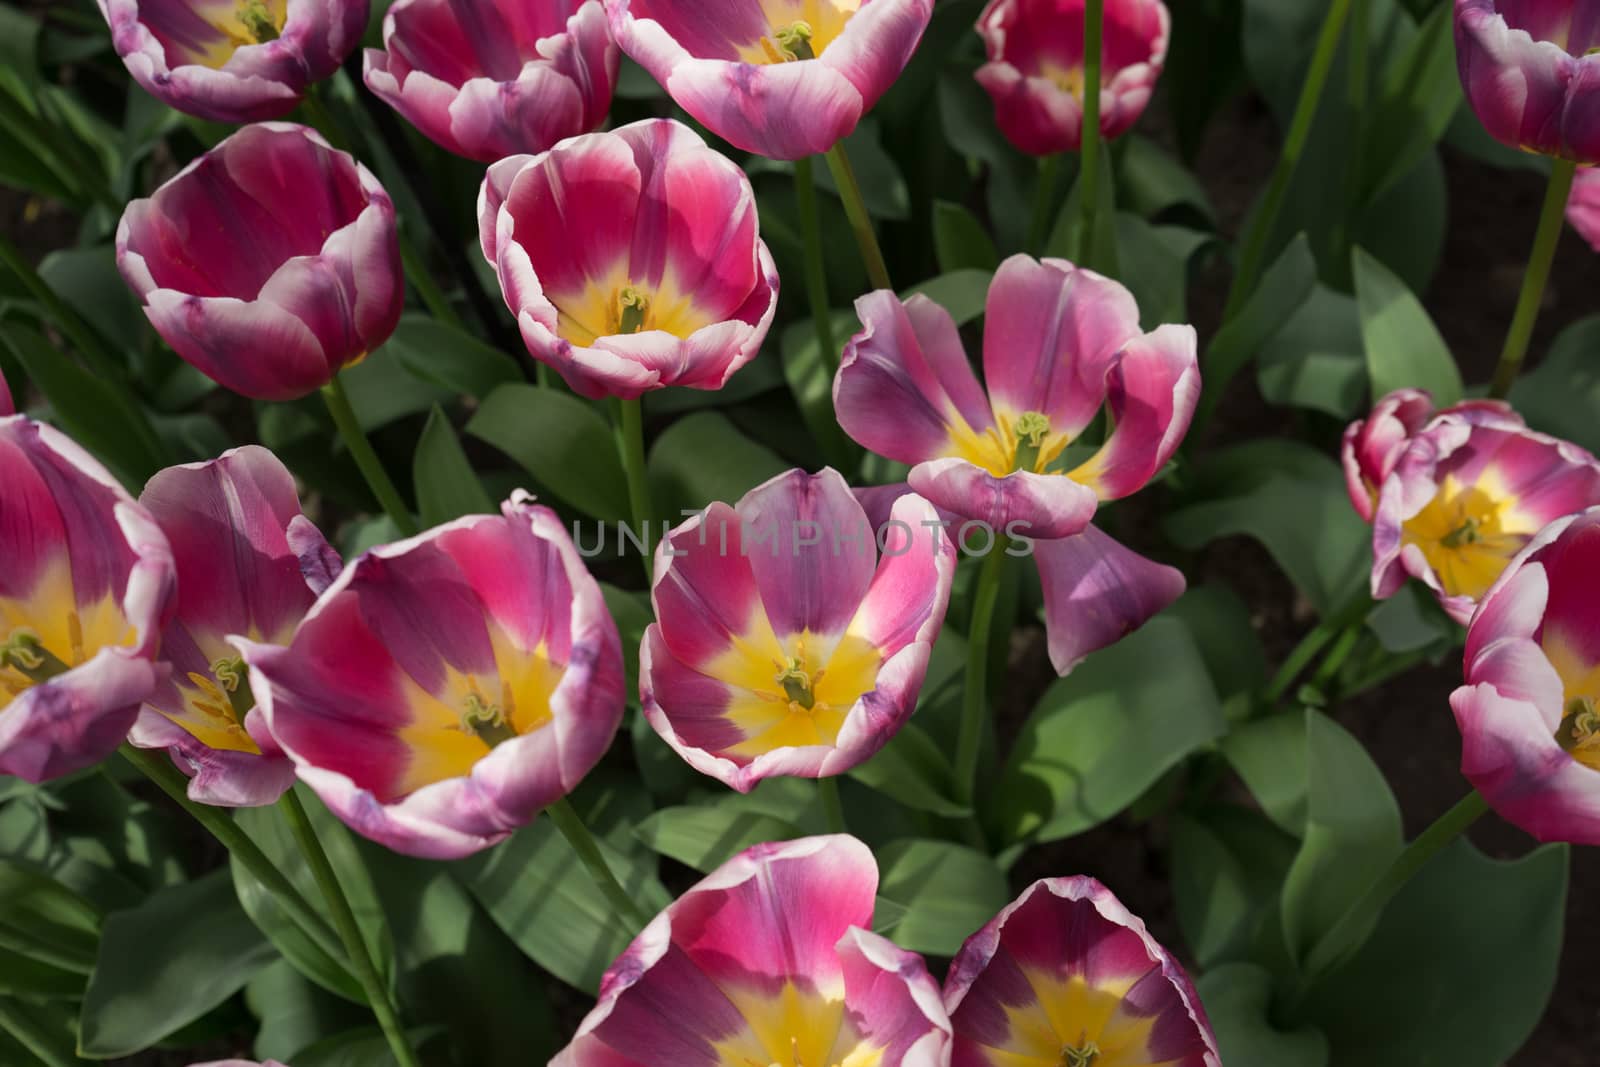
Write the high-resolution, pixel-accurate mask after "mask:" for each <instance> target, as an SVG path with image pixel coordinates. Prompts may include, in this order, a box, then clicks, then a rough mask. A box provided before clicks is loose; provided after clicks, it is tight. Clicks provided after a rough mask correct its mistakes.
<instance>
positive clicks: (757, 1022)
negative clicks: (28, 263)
mask: <svg viewBox="0 0 1600 1067" xmlns="http://www.w3.org/2000/svg"><path fill="white" fill-rule="evenodd" d="M724 992H725V993H726V994H727V996H728V999H729V1000H730V1001H732V1003H733V1005H734V1006H735V1007H736V1008H737V1009H738V1010H739V1013H740V1014H741V1015H742V1016H744V1020H745V1029H744V1030H743V1031H742V1032H740V1033H737V1034H735V1035H733V1036H732V1037H728V1038H725V1039H723V1040H721V1041H719V1042H717V1044H716V1046H715V1049H716V1053H717V1063H718V1065H719V1067H878V1065H879V1064H880V1063H882V1062H883V1053H884V1049H883V1048H882V1047H879V1046H875V1045H873V1044H871V1043H870V1042H868V1041H866V1040H865V1039H864V1038H863V1037H862V1036H861V1034H860V1033H859V1032H858V1031H857V1029H856V1027H855V1024H854V1023H853V1021H852V1020H851V1019H850V1015H849V1012H847V1011H846V1010H845V1005H844V999H843V996H842V990H841V991H840V995H834V996H828V995H824V994H823V993H820V992H816V991H812V990H809V989H801V988H799V987H798V986H796V985H795V983H793V982H785V983H784V985H783V987H782V988H781V989H779V990H777V991H775V992H766V991H761V992H756V991H753V990H745V989H740V988H736V987H735V988H729V989H726V990H724Z"/></svg>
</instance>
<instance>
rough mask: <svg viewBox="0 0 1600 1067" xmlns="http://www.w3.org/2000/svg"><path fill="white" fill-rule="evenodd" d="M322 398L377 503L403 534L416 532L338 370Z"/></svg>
mask: <svg viewBox="0 0 1600 1067" xmlns="http://www.w3.org/2000/svg"><path fill="white" fill-rule="evenodd" d="M322 399H323V401H324V402H325V403H326V404H327V405H328V414H329V415H332V416H333V424H334V425H335V426H337V427H338V428H339V436H340V437H342V438H344V446H345V447H346V448H348V449H349V450H350V456H351V458H352V459H354V460H355V461H356V466H357V467H360V468H361V475H362V477H364V478H366V480H367V485H368V487H370V488H371V489H372V495H373V496H375V497H377V498H378V503H379V504H380V505H382V506H383V510H384V511H385V512H386V513H387V514H388V516H389V518H390V519H391V520H393V522H394V524H395V526H396V527H397V528H398V529H399V530H400V533H401V535H402V536H404V537H410V536H412V535H413V534H415V533H416V532H417V520H416V519H414V518H412V517H411V512H410V511H409V510H408V509H407V508H406V503H405V501H404V500H402V499H401V498H400V490H398V489H396V488H395V485H394V482H393V480H391V479H390V477H389V472H388V471H386V470H384V469H383V461H382V460H380V459H378V454H377V453H376V452H374V451H373V450H372V442H370V441H368V440H367V435H366V431H364V430H362V429H361V421H360V420H359V419H357V418H356V411H355V408H353V407H351V406H350V394H349V393H347V392H345V389H344V382H343V381H341V380H340V379H339V376H338V375H337V374H336V375H334V376H333V380H332V381H330V382H329V383H328V384H327V385H325V386H323V387H322Z"/></svg>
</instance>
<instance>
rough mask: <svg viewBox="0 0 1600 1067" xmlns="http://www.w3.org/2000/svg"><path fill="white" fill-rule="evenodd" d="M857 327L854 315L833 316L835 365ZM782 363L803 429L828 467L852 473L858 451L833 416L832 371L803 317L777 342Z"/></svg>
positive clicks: (787, 329)
mask: <svg viewBox="0 0 1600 1067" xmlns="http://www.w3.org/2000/svg"><path fill="white" fill-rule="evenodd" d="M859 328H860V323H858V322H857V321H856V317H855V315H854V314H852V313H850V312H847V311H835V312H834V313H833V341H834V345H835V346H836V347H837V348H838V349H839V351H838V352H835V353H833V355H834V360H833V364H834V365H836V364H837V362H838V359H839V357H840V354H841V353H842V352H843V350H844V345H845V343H846V342H847V341H848V340H849V339H850V338H851V336H852V335H854V333H855V332H856V330H857V329H859ZM779 353H780V357H781V359H782V362H783V375H784V378H785V380H787V381H788V383H789V392H790V393H792V394H793V395H794V402H795V406H796V407H798V408H799V409H800V417H801V418H803V419H805V422H806V429H808V430H810V431H811V436H812V437H814V438H816V441H817V444H818V446H820V447H821V449H822V454H823V455H824V456H825V457H826V458H827V460H828V464H829V466H832V467H833V468H834V469H836V470H841V471H848V470H854V469H855V468H856V467H857V466H858V465H859V463H860V458H859V457H860V453H861V449H860V447H859V446H857V445H856V444H855V443H854V442H853V441H851V440H850V438H849V437H847V436H846V435H845V432H844V431H843V430H842V429H840V428H839V420H838V419H837V418H836V417H835V416H834V413H833V372H832V371H831V370H830V369H829V365H827V364H824V363H823V361H822V356H821V354H820V350H819V348H818V344H817V331H816V327H815V326H814V325H813V324H812V321H811V319H809V318H805V319H801V320H800V321H798V322H795V323H792V324H791V325H789V326H788V327H787V328H786V329H785V330H784V331H783V337H782V338H781V340H780V343H779Z"/></svg>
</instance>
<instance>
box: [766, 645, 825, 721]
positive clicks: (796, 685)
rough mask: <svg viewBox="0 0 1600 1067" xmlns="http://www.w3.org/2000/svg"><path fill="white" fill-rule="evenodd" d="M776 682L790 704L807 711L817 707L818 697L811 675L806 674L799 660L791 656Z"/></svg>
mask: <svg viewBox="0 0 1600 1067" xmlns="http://www.w3.org/2000/svg"><path fill="white" fill-rule="evenodd" d="M776 681H777V683H778V684H779V685H780V686H782V687H783V693H784V695H785V696H787V697H788V698H789V702H790V703H792V704H798V705H800V706H801V707H802V708H804V709H805V710H807V711H810V710H811V709H812V708H814V707H816V704H817V696H816V693H815V692H814V691H813V690H812V681H811V675H809V674H807V673H806V671H805V668H804V667H802V666H801V663H800V660H799V659H797V658H795V657H794V656H790V657H789V660H788V662H787V663H786V664H785V665H784V668H783V670H781V671H779V672H778V676H777V678H776Z"/></svg>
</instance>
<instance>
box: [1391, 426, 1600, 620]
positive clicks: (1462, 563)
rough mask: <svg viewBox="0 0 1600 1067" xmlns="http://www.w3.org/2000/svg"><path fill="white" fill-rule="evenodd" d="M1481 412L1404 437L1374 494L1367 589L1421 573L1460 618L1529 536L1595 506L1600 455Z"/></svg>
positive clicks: (1469, 614) (1599, 492) (1397, 583)
mask: <svg viewBox="0 0 1600 1067" xmlns="http://www.w3.org/2000/svg"><path fill="white" fill-rule="evenodd" d="M1482 414H1483V413H1482V412H1477V413H1471V412H1469V413H1466V414H1447V415H1441V416H1440V417H1438V418H1437V419H1435V420H1434V421H1433V422H1432V423H1430V424H1429V425H1428V426H1427V427H1426V428H1425V429H1423V430H1422V432H1420V433H1418V434H1417V435H1416V436H1415V437H1413V438H1412V440H1411V443H1410V444H1409V445H1408V446H1407V447H1406V450H1405V453H1404V454H1403V455H1402V456H1401V457H1400V460H1399V462H1398V463H1397V464H1396V465H1395V468H1394V471H1393V473H1392V474H1391V475H1390V477H1389V478H1388V480H1387V481H1386V482H1385V483H1384V485H1383V489H1382V491H1381V492H1380V493H1379V496H1378V507H1377V512H1376V514H1375V516H1374V518H1373V526H1372V552H1373V564H1372V595H1373V596H1375V597H1378V598H1380V599H1382V598H1385V597H1390V596H1393V595H1394V594H1395V593H1396V592H1397V591H1398V590H1399V589H1400V587H1401V586H1402V585H1403V584H1405V580H1406V577H1407V575H1410V576H1411V577H1414V578H1419V579H1421V580H1422V581H1423V582H1424V583H1426V584H1427V586H1428V588H1430V589H1432V590H1433V591H1434V594H1435V595H1436V596H1437V597H1438V598H1439V603H1440V605H1441V606H1443V608H1444V609H1445V611H1446V612H1448V613H1449V614H1450V616H1451V617H1452V618H1454V619H1455V620H1456V621H1457V622H1460V623H1462V624H1465V623H1466V622H1467V621H1468V620H1469V619H1471V618H1472V612H1473V609H1474V608H1475V607H1476V606H1477V604H1478V601H1479V600H1480V599H1481V598H1482V597H1483V595H1484V594H1485V593H1487V592H1488V591H1489V587H1490V586H1491V585H1493V584H1494V583H1495V580H1496V579H1498V578H1499V577H1500V574H1501V572H1502V571H1503V570H1505V567H1506V564H1507V563H1509V562H1510V561H1511V558H1512V557H1513V556H1515V555H1516V554H1517V553H1518V552H1519V551H1520V550H1521V549H1522V548H1523V546H1524V545H1526V544H1527V543H1528V542H1529V540H1531V539H1532V538H1533V535H1534V534H1536V533H1538V532H1539V531H1540V530H1541V529H1543V528H1544V527H1545V525H1547V524H1548V523H1550V522H1552V521H1554V520H1555V519H1558V518H1560V517H1561V516H1563V515H1570V514H1572V513H1573V512H1575V511H1581V510H1583V509H1584V508H1586V507H1589V506H1590V505H1592V504H1596V503H1600V462H1596V460H1595V458H1594V457H1593V456H1591V455H1590V454H1589V453H1588V452H1586V451H1584V450H1583V449H1581V448H1579V447H1578V446H1577V445H1574V444H1570V443H1568V442H1566V441H1561V440H1557V439H1556V438H1554V437H1547V436H1545V435H1544V434H1540V433H1534V432H1533V431H1532V430H1527V429H1523V428H1521V426H1520V425H1518V424H1517V423H1515V422H1508V421H1505V420H1504V419H1502V418H1498V417H1495V418H1491V419H1490V421H1487V422H1485V421H1482V417H1481V416H1482Z"/></svg>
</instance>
